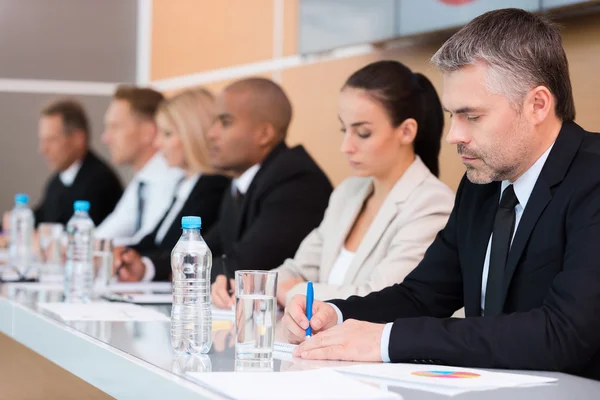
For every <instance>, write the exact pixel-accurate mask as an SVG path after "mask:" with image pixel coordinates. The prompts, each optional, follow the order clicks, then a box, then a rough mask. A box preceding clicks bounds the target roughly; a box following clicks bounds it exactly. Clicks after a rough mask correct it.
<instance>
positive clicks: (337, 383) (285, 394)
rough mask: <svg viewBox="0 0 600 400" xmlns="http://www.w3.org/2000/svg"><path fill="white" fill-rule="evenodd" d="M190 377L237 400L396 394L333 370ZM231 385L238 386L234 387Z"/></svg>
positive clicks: (384, 399)
mask: <svg viewBox="0 0 600 400" xmlns="http://www.w3.org/2000/svg"><path fill="white" fill-rule="evenodd" d="M188 376H190V377H192V378H193V379H195V380H197V381H198V382H200V383H201V384H202V386H207V387H209V388H211V389H213V390H215V391H217V392H219V393H221V394H224V395H226V396H228V397H231V398H234V399H237V400H270V399H273V400H280V399H286V398H294V399H297V400H303V399H306V400H338V399H340V400H341V399H344V400H354V399H356V400H359V399H360V400H370V399H377V400H379V399H380V400H388V399H400V398H401V397H400V396H399V395H397V394H395V393H391V392H386V391H383V390H380V389H378V388H376V387H374V386H371V385H368V384H365V383H361V382H358V381H357V380H354V379H352V378H349V377H348V376H345V375H343V374H340V373H338V372H335V371H333V370H330V369H321V370H310V371H294V372H212V373H210V374H206V373H197V372H188ZM231 382H235V385H232V384H231Z"/></svg>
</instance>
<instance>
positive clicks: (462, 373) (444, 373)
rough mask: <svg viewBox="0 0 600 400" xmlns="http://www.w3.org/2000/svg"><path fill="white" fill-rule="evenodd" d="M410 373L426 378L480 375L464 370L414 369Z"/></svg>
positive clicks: (465, 377)
mask: <svg viewBox="0 0 600 400" xmlns="http://www.w3.org/2000/svg"><path fill="white" fill-rule="evenodd" d="M412 375H416V376H422V377H426V378H445V379H473V378H479V377H480V376H481V375H479V374H476V373H474V372H466V371H435V370H433V371H415V372H413V373H412Z"/></svg>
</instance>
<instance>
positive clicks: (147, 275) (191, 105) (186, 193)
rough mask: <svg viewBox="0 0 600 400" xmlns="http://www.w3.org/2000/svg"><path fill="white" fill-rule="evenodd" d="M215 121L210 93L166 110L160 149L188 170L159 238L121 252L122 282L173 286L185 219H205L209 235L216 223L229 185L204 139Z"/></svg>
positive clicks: (174, 101)
mask: <svg viewBox="0 0 600 400" xmlns="http://www.w3.org/2000/svg"><path fill="white" fill-rule="evenodd" d="M213 119H214V98H213V96H212V94H211V93H210V92H208V91H207V90H205V89H193V90H188V91H185V92H183V93H180V94H178V95H176V96H174V97H172V98H170V99H168V100H166V101H164V102H163V103H162V104H161V105H160V107H159V109H158V113H157V125H158V136H157V139H156V146H157V147H158V148H159V149H160V151H161V152H162V153H163V155H164V157H165V159H166V160H167V163H168V164H169V166H171V167H179V168H181V169H183V170H184V171H185V177H184V178H183V179H182V180H181V181H180V182H179V185H178V187H177V189H176V191H175V196H174V197H173V199H172V203H171V206H170V207H169V209H168V210H167V212H166V214H165V215H164V217H163V218H162V220H161V221H160V222H159V223H158V225H157V227H156V229H155V230H154V232H152V233H150V234H148V235H147V236H146V237H144V238H143V239H142V240H141V241H140V242H139V243H138V244H137V245H135V246H132V247H129V248H125V249H119V250H118V251H116V252H115V255H116V257H115V269H116V272H117V276H118V278H119V280H121V281H140V280H144V281H150V280H155V281H158V280H168V279H169V274H170V272H171V267H170V262H169V259H170V254H171V250H172V249H173V247H174V246H175V243H176V242H177V240H178V239H179V236H180V235H181V217H182V216H185V215H198V216H200V217H202V230H204V231H206V230H209V229H210V227H211V226H212V225H213V224H214V223H215V222H216V220H217V216H218V214H219V212H218V211H219V206H220V204H221V198H222V197H223V194H224V192H225V190H226V189H227V188H228V187H229V179H227V178H225V177H223V176H220V175H215V174H214V172H213V171H212V169H211V167H210V162H209V155H208V149H207V147H206V142H205V138H204V134H205V133H206V131H207V130H208V128H209V127H210V124H211V123H212V121H213Z"/></svg>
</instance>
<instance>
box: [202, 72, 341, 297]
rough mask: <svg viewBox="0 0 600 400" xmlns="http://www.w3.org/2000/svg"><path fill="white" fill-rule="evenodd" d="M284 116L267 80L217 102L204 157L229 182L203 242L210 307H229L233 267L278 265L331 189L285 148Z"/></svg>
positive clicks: (313, 167) (279, 96)
mask: <svg viewBox="0 0 600 400" xmlns="http://www.w3.org/2000/svg"><path fill="white" fill-rule="evenodd" d="M291 118H292V106H291V104H290V102H289V100H288V98H287V96H286V95H285V93H284V92H283V90H282V89H281V88H280V87H279V86H278V85H277V84H276V83H274V82H272V81H270V80H268V79H263V78H250V79H245V80H242V81H238V82H236V83H233V84H232V85H230V86H228V87H227V88H226V89H225V90H224V92H223V93H222V94H221V96H220V97H219V98H218V99H217V120H216V121H215V123H214V125H213V127H212V129H211V130H210V131H209V134H208V136H207V139H208V141H209V148H210V154H211V160H212V163H213V165H214V167H215V168H217V169H220V170H227V171H230V173H231V174H232V176H233V177H234V179H233V182H232V185H231V190H229V192H228V193H226V195H225V197H224V199H223V203H222V206H221V212H220V218H219V222H218V224H217V226H216V227H215V228H213V229H212V230H211V231H209V232H208V233H207V235H206V237H205V239H206V242H207V244H208V246H209V248H210V249H211V250H212V252H213V255H214V258H213V270H212V271H213V280H214V279H216V282H215V283H214V284H213V289H212V292H213V302H214V303H215V305H217V306H220V307H228V306H229V305H231V304H232V303H233V298H232V296H231V295H230V294H229V293H228V290H227V279H231V278H233V276H234V272H235V271H236V270H240V269H259V270H270V269H273V268H275V267H278V266H279V265H281V264H282V263H283V261H285V259H286V258H289V257H292V256H293V255H294V253H295V252H296V250H297V249H298V246H299V245H300V242H301V241H302V240H303V239H304V238H305V237H306V235H308V234H309V233H310V232H311V231H312V230H313V229H314V228H315V227H317V226H318V225H319V223H320V222H321V220H322V219H323V214H324V213H325V209H326V208H327V203H328V200H329V195H330V194H331V190H332V187H331V184H330V182H329V180H328V179H327V177H326V176H325V174H324V173H323V171H322V170H321V169H320V168H319V166H318V165H317V164H316V163H315V162H314V161H313V159H312V158H311V157H310V156H309V154H308V153H307V152H306V150H304V148H303V147H302V146H297V147H294V148H289V147H287V146H286V144H285V137H286V133H287V129H288V126H289V123H290V121H291ZM230 284H232V282H231V281H230Z"/></svg>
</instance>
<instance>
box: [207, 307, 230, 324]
mask: <svg viewBox="0 0 600 400" xmlns="http://www.w3.org/2000/svg"><path fill="white" fill-rule="evenodd" d="M212 319H213V321H214V320H217V321H235V310H234V309H233V308H231V309H227V310H223V309H220V308H217V307H215V306H212Z"/></svg>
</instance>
